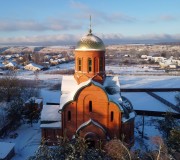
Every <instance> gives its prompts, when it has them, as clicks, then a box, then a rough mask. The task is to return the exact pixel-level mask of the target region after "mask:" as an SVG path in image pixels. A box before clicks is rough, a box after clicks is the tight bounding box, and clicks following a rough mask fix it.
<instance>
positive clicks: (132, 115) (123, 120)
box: [122, 111, 136, 123]
mask: <svg viewBox="0 0 180 160" xmlns="http://www.w3.org/2000/svg"><path fill="white" fill-rule="evenodd" d="M135 117H136V112H134V111H133V112H131V113H129V118H126V117H122V122H123V123H126V122H128V121H129V120H132V119H133V118H135Z"/></svg>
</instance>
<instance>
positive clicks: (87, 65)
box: [41, 29, 135, 146]
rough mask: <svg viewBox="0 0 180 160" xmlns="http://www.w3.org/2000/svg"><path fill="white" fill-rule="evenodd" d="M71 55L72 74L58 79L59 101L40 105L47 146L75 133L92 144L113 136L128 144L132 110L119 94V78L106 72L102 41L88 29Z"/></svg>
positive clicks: (132, 131) (43, 132)
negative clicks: (72, 56) (73, 55)
mask: <svg viewBox="0 0 180 160" xmlns="http://www.w3.org/2000/svg"><path fill="white" fill-rule="evenodd" d="M74 54H75V73H74V76H73V75H72V76H71V75H70V76H63V78H62V82H61V85H62V86H61V97H60V104H59V105H44V106H43V110H42V114H41V130H42V137H43V138H45V139H46V140H47V141H48V143H49V145H52V144H55V143H56V142H57V135H58V136H63V135H65V134H66V136H67V137H68V138H69V139H72V138H74V137H75V135H79V136H81V137H83V138H85V139H87V140H88V141H90V142H91V143H92V144H93V145H94V146H98V145H99V141H100V140H101V141H102V142H105V141H108V140H110V139H112V138H114V137H116V138H119V139H122V137H124V141H125V142H126V143H128V144H129V145H132V144H133V142H134V118H135V112H134V110H133V107H132V104H131V102H130V101H129V100H128V99H127V98H125V97H122V96H121V92H120V83H119V81H120V80H119V77H118V76H107V75H106V72H105V45H104V43H103V41H102V40H101V39H100V38H99V37H97V36H95V35H94V34H92V31H91V29H90V30H89V33H88V34H87V35H85V36H84V37H82V38H81V39H80V41H79V42H78V43H77V46H76V49H75V51H74Z"/></svg>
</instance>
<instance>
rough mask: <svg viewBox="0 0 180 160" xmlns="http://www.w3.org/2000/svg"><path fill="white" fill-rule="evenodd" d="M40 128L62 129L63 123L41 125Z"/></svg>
mask: <svg viewBox="0 0 180 160" xmlns="http://www.w3.org/2000/svg"><path fill="white" fill-rule="evenodd" d="M40 128H62V123H61V122H53V123H46V124H41V125H40Z"/></svg>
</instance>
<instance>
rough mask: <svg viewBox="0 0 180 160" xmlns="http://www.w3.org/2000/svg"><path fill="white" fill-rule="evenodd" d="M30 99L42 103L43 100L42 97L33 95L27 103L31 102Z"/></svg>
mask: <svg viewBox="0 0 180 160" xmlns="http://www.w3.org/2000/svg"><path fill="white" fill-rule="evenodd" d="M30 101H33V102H35V103H37V104H40V103H41V102H42V101H43V100H42V98H36V97H31V98H30V99H28V100H27V101H26V103H30Z"/></svg>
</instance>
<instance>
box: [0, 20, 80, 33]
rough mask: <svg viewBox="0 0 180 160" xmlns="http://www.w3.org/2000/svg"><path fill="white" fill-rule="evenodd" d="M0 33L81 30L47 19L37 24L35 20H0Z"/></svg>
mask: <svg viewBox="0 0 180 160" xmlns="http://www.w3.org/2000/svg"><path fill="white" fill-rule="evenodd" d="M0 21H1V23H0V31H4V32H9V31H47V30H50V31H60V30H70V29H72V30H73V29H81V26H80V25H79V24H73V23H72V22H71V21H67V20H63V19H52V18H49V19H48V20H46V21H43V22H38V21H35V20H20V19H16V20H10V19H9V20H0Z"/></svg>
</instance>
